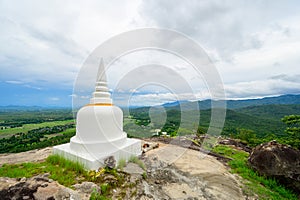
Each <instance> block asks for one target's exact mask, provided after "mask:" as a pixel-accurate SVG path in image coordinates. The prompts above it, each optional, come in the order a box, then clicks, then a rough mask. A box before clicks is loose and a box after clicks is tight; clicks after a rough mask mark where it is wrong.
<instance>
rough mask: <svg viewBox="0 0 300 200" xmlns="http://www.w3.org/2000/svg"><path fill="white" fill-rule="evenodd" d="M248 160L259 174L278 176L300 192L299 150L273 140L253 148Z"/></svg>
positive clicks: (288, 185) (285, 183)
mask: <svg viewBox="0 0 300 200" xmlns="http://www.w3.org/2000/svg"><path fill="white" fill-rule="evenodd" d="M248 162H249V164H250V165H251V167H252V168H253V169H255V170H256V171H257V172H258V173H259V174H261V175H265V176H268V177H273V178H276V179H277V180H278V181H279V182H280V183H282V184H284V185H286V186H287V187H289V188H291V189H293V190H294V191H295V192H296V193H298V194H299V193H300V151H299V150H296V149H293V148H292V147H289V146H287V145H282V144H279V143H277V142H276V141H271V142H269V143H265V144H261V145H259V146H257V147H256V148H255V149H253V151H252V153H251V154H250V157H249V159H248Z"/></svg>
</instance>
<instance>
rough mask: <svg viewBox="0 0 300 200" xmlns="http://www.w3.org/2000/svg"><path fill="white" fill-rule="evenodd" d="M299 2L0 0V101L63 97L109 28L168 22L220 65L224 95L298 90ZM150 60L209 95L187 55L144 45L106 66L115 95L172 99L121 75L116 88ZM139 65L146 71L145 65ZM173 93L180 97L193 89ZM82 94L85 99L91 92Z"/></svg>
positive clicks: (50, 102)
mask: <svg viewBox="0 0 300 200" xmlns="http://www.w3.org/2000/svg"><path fill="white" fill-rule="evenodd" d="M299 10H300V2H299V1H296V0H295V1H291V0H289V1H280V0H277V1H268V0H265V1H253V0H251V1H250V0H249V1H240V0H236V1H235V0H230V1H221V0H218V1H213V0H207V1H202V0H200V1H198V0H194V1H192V0H191V1H180V0H172V1H171V0H156V1H153V0H130V1H129V0H128V1H115V0H110V1H96V0H95V1H50V0H49V1H46V0H43V1H38V0H36V1H30V0H28V1H16V0H7V1H3V0H0V24H1V29H0V42H1V45H0V68H1V73H0V91H1V98H0V105H40V106H71V105H72V98H73V97H74V96H75V95H76V94H74V91H73V85H74V82H76V78H77V77H78V72H79V71H80V69H81V67H82V65H83V63H84V62H85V60H86V59H87V57H88V56H89V55H90V54H91V52H93V50H94V49H95V48H96V47H98V46H99V45H101V44H102V43H103V42H104V41H106V40H108V39H110V38H111V37H112V36H115V35H118V34H121V33H123V32H125V31H130V30H133V29H136V28H145V27H155V28H166V29H172V30H175V31H178V32H180V33H182V34H184V35H186V36H188V37H190V38H191V39H193V40H194V41H196V42H197V43H198V44H199V45H200V46H201V47H202V48H203V49H204V50H205V52H206V53H207V54H208V56H209V58H210V60H211V61H212V62H213V64H214V66H215V67H216V69H217V70H218V72H219V74H220V76H221V78H222V80H223V84H224V88H225V94H226V97H227V98H229V99H237V98H258V97H264V96H274V95H281V94H299V93H300V67H299V63H300V26H299V23H300V12H299ZM137 60H138V61H137ZM141 60H143V62H141ZM158 60H159V62H158ZM153 63H159V64H161V65H164V66H169V67H170V68H164V70H163V71H160V73H155V69H157V68H155V67H153V71H154V72H153V73H154V75H155V76H156V77H159V78H161V79H168V78H170V79H172V77H173V76H171V75H172V74H175V73H176V74H180V75H181V78H183V79H186V80H187V82H188V83H189V84H191V87H192V88H193V91H194V96H193V95H192V96H193V97H196V98H198V99H205V98H209V97H210V95H209V90H208V89H207V88H205V83H203V81H202V82H201V80H200V79H199V80H198V82H197V81H194V82H197V83H193V81H192V80H193V78H194V77H193V72H191V71H189V69H188V68H189V66H188V65H187V64H186V63H185V62H183V61H182V60H180V59H178V58H176V57H174V56H173V57H172V55H168V54H167V53H162V52H150V51H147V50H145V51H143V52H135V53H131V54H128V55H125V56H123V57H122V58H121V59H119V60H118V62H116V63H114V64H112V67H111V68H110V70H108V71H107V75H108V80H109V86H110V88H111V91H112V92H113V97H114V99H115V100H116V102H118V103H119V104H122V92H124V91H127V93H128V91H130V92H131V93H132V95H131V98H132V99H131V100H130V101H131V103H132V104H136V105H151V104H155V103H158V102H167V101H171V100H173V99H174V98H175V99H176V97H174V94H172V91H168V90H167V89H166V88H162V87H160V86H153V85H151V84H149V85H146V86H139V87H138V88H133V87H132V86H131V85H130V84H126V83H124V85H123V86H122V87H119V89H118V90H117V89H116V86H117V85H118V84H119V83H122V81H121V80H123V79H122V77H124V76H126V74H127V73H129V72H132V71H134V69H133V68H132V66H136V67H138V66H141V65H143V66H145V65H149V64H153ZM149 68H151V66H149ZM147 69H148V68H145V69H143V70H144V74H149V73H152V72H150V71H151V70H150V71H147ZM161 69H162V68H160V69H159V70H161ZM140 70H141V69H140ZM170 70H171V71H172V72H171V71H170ZM135 73H138V74H140V76H141V77H142V76H143V73H142V71H140V72H139V71H136V72H135ZM133 74H134V73H133ZM170 74H171V75H170ZM131 77H132V75H131ZM139 78H140V77H139ZM173 82H174V84H176V81H174V80H173ZM177 84H178V83H177ZM154 85H155V84H154ZM179 85H180V84H178V86H179ZM202 86H203V87H202ZM120 88H121V89H120ZM90 90H93V88H92V87H91V88H90ZM181 92H182V95H181V97H180V99H190V98H191V97H192V96H191V94H190V93H189V92H190V91H186V92H185V91H181ZM175 96H176V94H175ZM81 97H82V98H83V99H86V100H87V101H88V98H89V96H81ZM123 103H124V102H123Z"/></svg>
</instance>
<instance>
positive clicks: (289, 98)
mask: <svg viewBox="0 0 300 200" xmlns="http://www.w3.org/2000/svg"><path fill="white" fill-rule="evenodd" d="M195 103H198V105H199V108H200V109H201V110H206V109H210V108H211V105H212V100H203V101H195V102H191V101H175V102H171V103H166V104H163V105H162V106H164V107H165V108H171V107H173V108H175V107H178V108H179V106H180V107H181V109H183V110H190V109H194V108H195V106H196V105H195ZM214 103H216V107H218V101H214ZM226 104H227V105H226V107H227V109H240V108H246V107H250V106H261V105H291V104H300V95H282V96H278V97H265V98H262V99H245V100H227V101H226Z"/></svg>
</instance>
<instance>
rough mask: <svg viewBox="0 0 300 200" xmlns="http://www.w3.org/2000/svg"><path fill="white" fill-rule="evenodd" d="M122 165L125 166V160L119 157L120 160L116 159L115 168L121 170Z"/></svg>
mask: <svg viewBox="0 0 300 200" xmlns="http://www.w3.org/2000/svg"><path fill="white" fill-rule="evenodd" d="M124 167H126V160H125V159H120V160H119V161H118V166H117V168H118V169H121V170H123V168H124Z"/></svg>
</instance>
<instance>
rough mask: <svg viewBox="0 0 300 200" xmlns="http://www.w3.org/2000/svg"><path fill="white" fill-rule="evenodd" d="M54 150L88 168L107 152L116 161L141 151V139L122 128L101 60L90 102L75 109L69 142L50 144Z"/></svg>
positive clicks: (98, 164) (95, 166) (100, 161)
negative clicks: (135, 137) (74, 125)
mask: <svg viewBox="0 0 300 200" xmlns="http://www.w3.org/2000/svg"><path fill="white" fill-rule="evenodd" d="M53 153H54V154H59V155H62V156H63V157H65V158H67V159H70V160H73V161H79V162H80V163H82V164H83V165H84V166H85V167H86V168H87V169H90V170H97V169H99V167H102V166H103V165H104V160H105V159H106V158H107V157H109V156H114V158H115V159H116V161H117V162H118V160H120V159H125V160H128V158H129V157H131V156H138V155H140V154H141V141H140V140H138V139H132V138H127V134H126V133H125V132H124V131H123V112H122V110H121V109H120V108H119V107H117V106H114V105H113V104H112V99H111V96H110V93H109V91H108V87H107V81H106V75H105V69H104V65H103V61H102V60H101V63H100V67H99V70H98V76H97V82H96V87H95V92H94V93H93V97H92V98H91V100H90V104H88V105H86V106H84V107H82V108H81V109H80V110H79V111H78V113H77V119H76V135H75V136H74V137H72V138H71V140H70V143H67V144H62V145H58V146H55V147H53Z"/></svg>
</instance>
